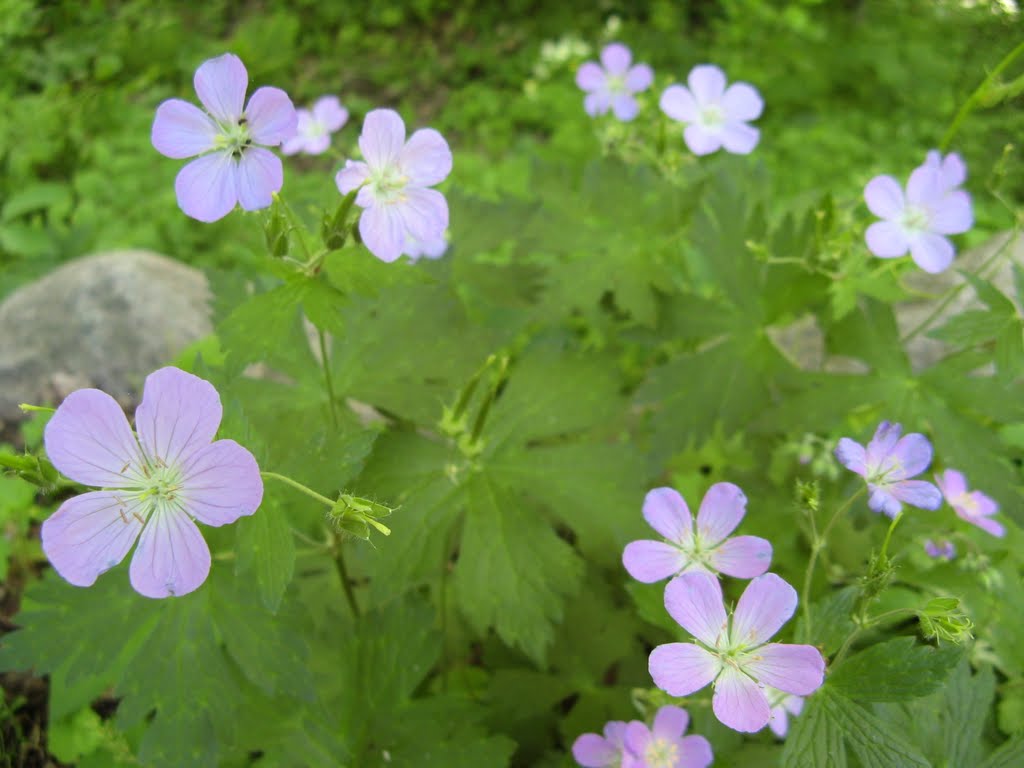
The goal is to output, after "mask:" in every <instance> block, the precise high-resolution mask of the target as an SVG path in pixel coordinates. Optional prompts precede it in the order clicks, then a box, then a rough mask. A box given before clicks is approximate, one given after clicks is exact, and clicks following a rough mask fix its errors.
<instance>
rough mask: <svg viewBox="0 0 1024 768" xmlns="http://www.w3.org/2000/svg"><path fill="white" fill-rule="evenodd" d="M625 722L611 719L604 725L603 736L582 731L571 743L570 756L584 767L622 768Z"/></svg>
mask: <svg viewBox="0 0 1024 768" xmlns="http://www.w3.org/2000/svg"><path fill="white" fill-rule="evenodd" d="M625 738H626V723H624V722H623V721H622V720H612V721H611V722H609V723H606V724H605V726H604V736H598V735H597V734H596V733H584V734H583V735H582V736H580V737H578V738H577V739H576V741H574V742H573V745H572V756H573V759H574V760H576V762H577V763H579V764H580V765H582V766H585V768H622V766H623V751H624V750H625Z"/></svg>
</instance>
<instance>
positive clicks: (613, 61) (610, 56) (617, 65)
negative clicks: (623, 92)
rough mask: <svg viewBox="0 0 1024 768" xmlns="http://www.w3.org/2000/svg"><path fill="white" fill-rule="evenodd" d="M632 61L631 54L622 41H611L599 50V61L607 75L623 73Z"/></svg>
mask: <svg viewBox="0 0 1024 768" xmlns="http://www.w3.org/2000/svg"><path fill="white" fill-rule="evenodd" d="M632 61H633V54H632V53H630V50H629V48H627V47H626V46H624V45H623V44H622V43H611V44H609V45H606V46H605V47H604V50H603V51H601V63H602V64H603V65H604V68H605V71H607V72H608V74H609V75H625V74H626V72H627V71H628V70H629V65H630V64H631V63H632Z"/></svg>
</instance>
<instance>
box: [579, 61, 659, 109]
mask: <svg viewBox="0 0 1024 768" xmlns="http://www.w3.org/2000/svg"><path fill="white" fill-rule="evenodd" d="M632 61H633V55H632V53H630V51H629V48H627V47H626V46H624V45H623V44H622V43H611V44H610V45H606V46H605V47H604V50H603V51H601V64H598V63H597V62H595V61H587V62H584V63H583V64H582V65H580V68H579V69H578V70H577V71H576V85H578V86H579V87H580V88H581V89H582V90H583V91H586V93H587V95H586V97H585V98H584V99H583V108H584V109H585V110H586V111H587V114H588V115H590V116H591V117H597V116H598V115H603V114H605V113H606V112H607V111H608V110H609V109H610V110H611V111H612V112H613V113H615V117H617V118H618V119H619V120H623V121H629V120H632V119H633V118H635V117H636V116H637V113H638V112H639V111H640V107H639V105H638V104H637V103H636V99H635V98H634V94H637V93H640V92H641V91H646V90H647V89H648V88H650V87H651V83H652V82H654V72H652V71H651V68H650V67H649V66H647V65H646V64H636V65H634V66H630V64H632ZM602 65H603V66H602Z"/></svg>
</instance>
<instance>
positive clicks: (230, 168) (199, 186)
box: [174, 152, 238, 223]
mask: <svg viewBox="0 0 1024 768" xmlns="http://www.w3.org/2000/svg"><path fill="white" fill-rule="evenodd" d="M174 192H175V194H176V195H177V197H178V207H180V208H181V210H182V211H184V212H185V215H186V216H191V217H192V218H193V219H197V220H198V221H205V222H207V223H209V222H212V221H217V220H218V219H223V218H224V217H225V216H227V215H228V214H229V213H231V211H232V209H233V208H234V207H235V203H237V202H238V189H237V182H236V181H235V161H234V159H233V158H232V157H231V154H230V153H229V152H213V153H211V154H209V155H203V156H202V157H200V158H198V159H196V160H193V161H192V162H191V163H189V164H188V165H186V166H185V167H184V168H182V169H181V170H180V171H179V172H178V177H177V178H176V179H175V180H174Z"/></svg>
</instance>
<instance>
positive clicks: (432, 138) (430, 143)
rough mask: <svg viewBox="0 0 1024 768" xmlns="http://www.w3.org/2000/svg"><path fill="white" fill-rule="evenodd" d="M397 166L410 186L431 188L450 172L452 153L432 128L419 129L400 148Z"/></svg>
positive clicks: (442, 137)
mask: <svg viewBox="0 0 1024 768" xmlns="http://www.w3.org/2000/svg"><path fill="white" fill-rule="evenodd" d="M398 165H399V167H400V168H401V169H402V173H403V174H404V175H405V176H406V177H408V179H409V185H410V186H412V187H432V186H434V185H435V184H440V183H441V182H442V181H444V180H445V179H446V178H448V174H449V173H451V172H452V151H451V149H450V148H449V147H448V142H447V141H445V140H444V136H442V135H441V134H440V133H438V132H437V131H435V130H434V129H433V128H421V129H420V130H418V131H416V133H414V134H413V135H412V136H410V137H409V141H408V142H406V144H405V146H404V147H403V148H402V151H401V152H400V153H399V155H398Z"/></svg>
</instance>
